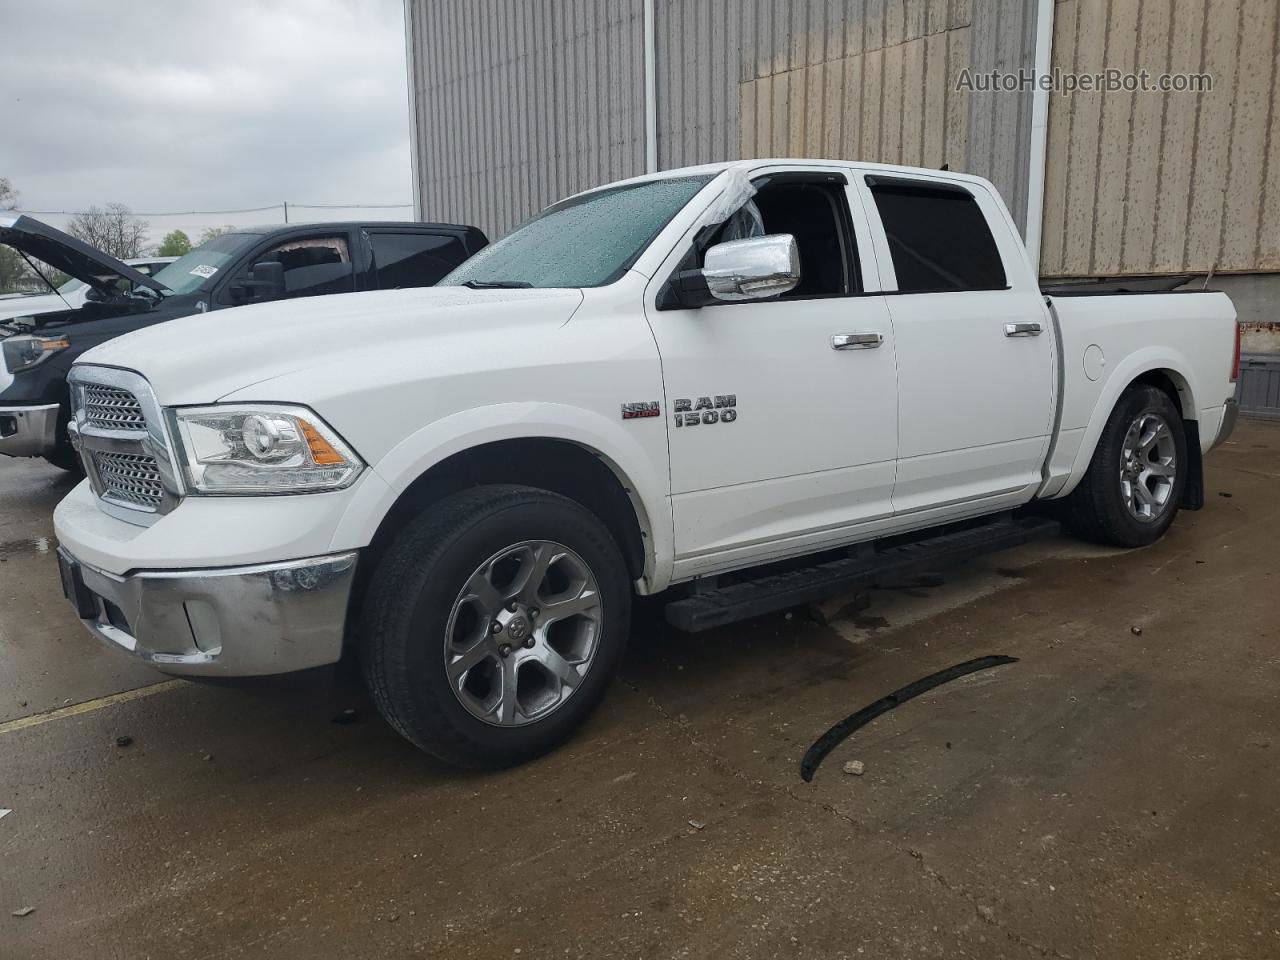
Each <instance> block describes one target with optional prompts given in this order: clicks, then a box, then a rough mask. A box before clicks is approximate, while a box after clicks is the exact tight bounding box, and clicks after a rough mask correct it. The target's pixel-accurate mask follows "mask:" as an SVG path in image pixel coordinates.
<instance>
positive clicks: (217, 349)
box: [76, 287, 582, 406]
mask: <svg viewBox="0 0 1280 960" xmlns="http://www.w3.org/2000/svg"><path fill="white" fill-rule="evenodd" d="M581 303H582V292H581V291H580V290H563V289H560V290H529V289H519V290H470V289H468V288H466V287H427V288H417V289H408V290H381V291H377V292H369V293H344V294H336V295H331V296H323V297H310V298H305V299H300V300H283V301H277V302H275V303H264V304H255V305H251V306H243V307H234V308H230V309H225V310H216V311H213V312H211V313H200V314H196V315H194V316H190V317H183V318H181V319H178V320H170V321H168V322H166V323H161V324H157V325H155V326H152V327H147V328H145V329H142V330H137V331H135V332H133V333H128V334H125V335H124V336H122V337H117V338H116V339H114V340H110V341H108V342H107V343H104V344H102V345H101V346H98V347H94V348H93V349H92V350H89V351H87V352H86V353H85V354H84V356H82V357H81V358H80V359H79V360H77V361H76V363H77V364H80V363H86V364H102V365H105V366H112V367H123V368H125V369H129V370H135V371H137V372H138V373H140V374H142V375H143V376H144V377H146V378H147V379H148V380H149V381H150V382H151V386H152V388H153V389H154V390H155V391H156V396H157V397H158V399H159V400H160V402H161V403H162V404H165V405H170V406H173V405H183V404H199V403H213V402H215V401H217V400H220V399H222V398H223V397H226V396H227V395H228V394H231V393H235V392H236V391H240V390H244V389H245V388H247V387H251V386H253V385H254V384H257V383H262V382H263V381H266V380H273V379H275V378H278V377H283V376H285V375H287V374H290V373H296V372H298V371H300V370H307V369H309V368H313V367H320V366H329V365H338V366H341V365H342V364H344V363H347V362H349V363H350V364H352V365H353V366H354V365H359V366H362V367H367V366H369V365H371V364H376V363H377V361H378V358H379V357H386V356H388V355H389V354H391V353H394V354H401V355H402V354H404V353H405V352H409V351H414V352H420V353H421V355H422V357H423V360H424V362H425V361H427V360H429V359H430V353H431V342H432V341H433V340H436V339H438V338H443V337H448V336H450V335H454V334H457V333H460V332H463V333H466V334H468V335H474V334H475V333H477V332H479V331H483V330H486V329H495V330H497V329H499V328H504V327H511V326H512V325H513V324H514V325H523V324H536V323H540V322H541V323H553V324H555V325H557V326H559V325H561V324H563V323H564V322H565V321H567V320H568V319H569V317H571V316H572V315H573V312H574V311H575V310H576V309H577V308H578V306H579V305H580V304H581ZM276 399H280V400H289V399H290V398H276ZM299 399H300V400H303V401H305V399H306V398H299Z"/></svg>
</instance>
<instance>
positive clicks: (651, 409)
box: [622, 400, 662, 420]
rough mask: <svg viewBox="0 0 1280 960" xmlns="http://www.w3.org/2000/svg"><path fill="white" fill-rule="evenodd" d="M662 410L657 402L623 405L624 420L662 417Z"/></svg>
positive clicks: (649, 401)
mask: <svg viewBox="0 0 1280 960" xmlns="http://www.w3.org/2000/svg"><path fill="white" fill-rule="evenodd" d="M660 416H662V410H661V409H660V408H659V407H658V401H657V400H644V401H641V402H640V403H624V404H623V405H622V419H623V420H640V419H642V418H644V417H660Z"/></svg>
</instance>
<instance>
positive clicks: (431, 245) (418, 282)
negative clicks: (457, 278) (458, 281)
mask: <svg viewBox="0 0 1280 960" xmlns="http://www.w3.org/2000/svg"><path fill="white" fill-rule="evenodd" d="M369 245H370V246H371V247H372V248H373V269H374V272H375V273H376V274H377V277H378V288H379V289H380V290H393V289H395V288H397V287H430V286H434V285H435V283H436V281H438V280H439V279H440V278H441V277H443V276H444V275H445V274H446V273H448V272H449V271H450V270H452V269H453V268H454V267H456V266H457V265H458V264H460V263H461V262H462V261H463V260H465V259H467V250H466V247H465V246H464V245H463V243H462V240H461V239H459V238H458V237H451V236H443V235H441V234H431V233H371V234H369Z"/></svg>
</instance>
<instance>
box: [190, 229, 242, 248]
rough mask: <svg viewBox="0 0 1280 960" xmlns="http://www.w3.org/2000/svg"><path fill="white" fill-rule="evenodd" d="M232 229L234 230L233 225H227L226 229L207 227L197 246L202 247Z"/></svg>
mask: <svg viewBox="0 0 1280 960" xmlns="http://www.w3.org/2000/svg"><path fill="white" fill-rule="evenodd" d="M232 229H234V228H233V227H232V226H231V224H227V225H226V226H225V227H205V228H204V232H203V233H201V234H200V239H199V240H198V241H197V242H196V246H197V247H202V246H204V245H205V244H206V243H208V242H209V241H210V240H214V239H216V238H218V237H220V236H222V235H223V234H224V233H228V232H229V231H231V230H232Z"/></svg>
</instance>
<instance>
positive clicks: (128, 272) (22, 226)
mask: <svg viewBox="0 0 1280 960" xmlns="http://www.w3.org/2000/svg"><path fill="white" fill-rule="evenodd" d="M0 243H5V244H8V245H9V246H11V247H13V248H14V249H15V250H17V251H19V252H20V253H25V254H26V255H27V256H29V257H34V258H35V259H37V260H41V261H43V262H45V263H47V264H49V266H51V267H53V268H54V269H56V270H61V271H62V272H63V273H65V274H68V275H70V276H73V277H75V278H76V279H77V280H83V281H84V282H85V283H87V284H88V285H89V286H91V287H93V288H94V289H95V290H97V291H99V292H100V293H103V294H105V293H108V292H109V288H108V287H107V285H106V284H104V283H103V282H102V279H101V278H102V277H104V276H108V277H109V276H113V275H114V276H119V277H124V278H125V279H126V280H128V281H130V282H132V283H133V285H134V286H141V287H148V288H150V289H152V290H154V291H156V293H163V292H164V291H165V286H164V284H162V283H157V282H156V281H155V280H152V279H151V278H150V277H148V276H147V275H146V274H145V273H139V272H138V271H137V270H135V269H133V267H131V266H129V265H128V264H127V263H122V262H121V261H119V260H117V259H116V258H115V257H113V256H111V255H110V254H106V253H103V252H102V251H101V250H99V249H97V248H96V247H91V246H89V244H87V243H85V242H84V241H82V240H77V239H76V238H75V237H73V236H71V235H70V234H66V233H63V232H62V231H61V230H57V229H55V228H53V227H51V226H49V225H48V224H47V223H41V222H40V221H39V220H33V219H32V218H31V217H27V216H17V217H10V216H0Z"/></svg>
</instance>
